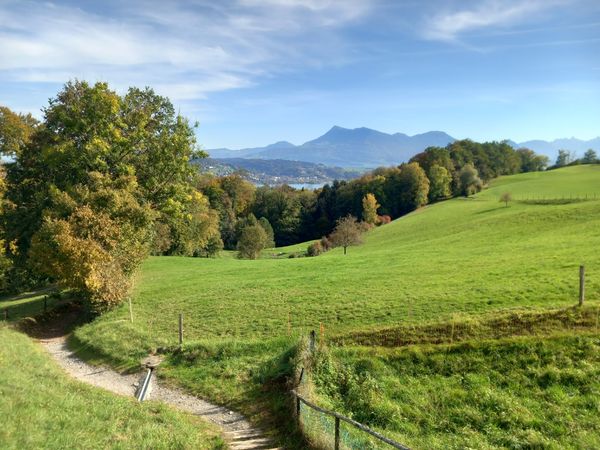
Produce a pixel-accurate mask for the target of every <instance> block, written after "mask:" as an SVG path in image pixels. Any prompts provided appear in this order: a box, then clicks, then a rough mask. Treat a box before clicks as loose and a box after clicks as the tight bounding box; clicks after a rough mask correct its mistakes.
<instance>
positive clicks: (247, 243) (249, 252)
mask: <svg viewBox="0 0 600 450" xmlns="http://www.w3.org/2000/svg"><path fill="white" fill-rule="evenodd" d="M267 241H268V236H267V233H266V232H265V229H264V228H263V227H262V226H260V225H258V224H256V225H250V226H247V227H245V228H244V229H243V230H242V234H241V236H240V239H239V241H238V244H237V250H238V258H240V259H257V258H258V257H259V256H260V252H261V250H262V249H263V248H265V245H266V244H267Z"/></svg>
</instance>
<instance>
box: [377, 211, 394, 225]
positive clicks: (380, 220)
mask: <svg viewBox="0 0 600 450" xmlns="http://www.w3.org/2000/svg"><path fill="white" fill-rule="evenodd" d="M391 221H392V218H391V217H390V216H388V215H387V214H385V215H383V216H377V223H378V225H387V224H388V223H390V222H391Z"/></svg>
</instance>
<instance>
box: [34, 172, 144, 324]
mask: <svg viewBox="0 0 600 450" xmlns="http://www.w3.org/2000/svg"><path fill="white" fill-rule="evenodd" d="M135 190H136V184H135V180H134V179H133V178H132V177H123V178H119V179H117V180H114V181H113V180H111V179H110V178H108V177H106V176H103V175H102V174H99V173H97V172H92V173H90V180H89V182H88V183H86V184H85V185H77V186H75V187H74V188H73V189H71V190H69V192H65V191H59V190H52V191H51V193H50V195H51V197H52V199H51V201H52V205H53V208H52V209H48V210H46V212H45V213H44V217H43V219H42V225H41V226H40V228H39V229H38V230H37V231H36V232H35V233H34V235H33V238H32V241H31V248H30V251H29V257H30V264H31V265H32V266H33V267H34V268H35V269H37V271H38V272H39V273H41V274H44V275H48V276H50V277H52V278H53V279H55V280H56V281H58V282H59V283H60V284H61V285H63V286H65V287H69V288H71V289H74V290H76V291H77V292H78V293H79V295H80V296H83V297H84V298H85V299H87V300H88V301H89V302H90V303H91V305H92V307H93V309H94V310H95V311H97V312H102V311H105V310H107V309H109V308H110V307H112V306H114V305H116V304H118V303H119V302H120V301H121V300H122V299H123V298H124V297H125V296H126V294H127V292H128V290H129V287H130V284H131V275H132V274H133V272H134V270H135V269H136V268H137V267H138V266H139V264H140V263H141V262H142V260H143V259H144V258H145V257H146V255H147V252H148V248H147V242H148V240H149V238H150V224H151V222H152V219H153V212H152V211H151V210H150V208H149V206H148V205H143V204H140V203H139V202H138V201H137V199H136V197H135V194H136V192H135Z"/></svg>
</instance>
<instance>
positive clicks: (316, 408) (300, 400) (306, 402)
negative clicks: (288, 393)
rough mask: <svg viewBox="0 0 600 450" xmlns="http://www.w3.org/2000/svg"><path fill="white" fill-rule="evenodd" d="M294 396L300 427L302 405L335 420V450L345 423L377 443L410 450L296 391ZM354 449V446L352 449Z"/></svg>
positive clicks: (293, 393)
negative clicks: (342, 425) (318, 404)
mask: <svg viewBox="0 0 600 450" xmlns="http://www.w3.org/2000/svg"><path fill="white" fill-rule="evenodd" d="M292 395H293V396H294V398H295V402H296V418H297V420H298V424H299V425H300V426H302V407H301V406H302V404H304V405H306V406H307V407H309V408H310V409H312V410H313V411H316V412H318V413H320V414H323V415H325V416H328V417H331V418H333V420H334V431H333V435H334V444H333V448H334V449H335V450H339V449H340V448H341V447H340V445H341V444H340V442H341V440H342V434H341V423H342V422H345V423H347V424H350V425H352V426H353V427H354V428H356V429H358V430H361V431H363V432H365V433H367V434H369V435H370V436H372V437H374V438H375V439H376V440H377V441H380V442H383V443H385V444H388V445H390V446H392V447H394V448H398V449H401V450H410V448H409V447H406V446H405V445H402V444H400V443H399V442H396V441H394V440H392V439H389V438H387V437H385V436H383V435H382V434H380V433H378V432H377V431H374V430H372V429H371V428H369V427H367V426H365V425H363V424H361V423H359V422H357V421H355V420H352V419H350V418H349V417H346V416H344V415H342V414H339V413H336V412H334V411H329V410H327V409H325V408H321V407H320V406H317V405H315V404H314V403H312V402H310V401H309V400H307V399H305V398H304V397H302V396H301V395H300V394H299V393H298V392H297V391H296V390H292ZM322 428H326V427H322ZM349 440H350V438H349V435H347V437H346V441H349ZM360 445H361V446H360V447H358V448H366V447H365V446H364V442H361V443H360ZM351 448H353V446H352V447H351Z"/></svg>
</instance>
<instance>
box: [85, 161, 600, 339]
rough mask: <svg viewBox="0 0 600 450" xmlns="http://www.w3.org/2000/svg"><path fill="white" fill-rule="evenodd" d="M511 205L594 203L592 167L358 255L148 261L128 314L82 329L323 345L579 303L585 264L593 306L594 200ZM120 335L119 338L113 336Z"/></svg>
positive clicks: (399, 229) (429, 215)
mask: <svg viewBox="0 0 600 450" xmlns="http://www.w3.org/2000/svg"><path fill="white" fill-rule="evenodd" d="M505 190H506V191H510V192H512V194H513V196H522V195H533V194H538V195H545V196H556V197H559V196H563V195H566V196H569V195H572V194H574V195H585V194H588V195H590V194H592V193H593V192H594V191H598V193H599V194H600V166H593V167H590V166H580V167H572V168H568V169H563V170H557V171H552V172H547V173H533V174H522V175H516V176H512V177H505V178H501V179H499V180H497V181H496V182H494V183H492V186H491V188H490V189H487V190H486V191H484V192H482V193H481V194H479V195H478V196H476V197H474V198H469V199H463V198H460V199H454V200H450V201H447V202H443V203H439V204H436V205H432V206H430V207H428V208H425V209H422V210H420V211H417V212H415V213H413V214H410V215H408V216H406V217H403V218H401V219H399V220H397V221H395V222H393V223H391V224H389V225H386V226H383V227H380V228H377V229H375V230H373V231H372V232H371V233H369V235H368V237H367V239H366V244H365V245H363V246H361V247H355V248H350V250H349V252H348V255H346V256H344V255H342V252H341V249H336V250H333V251H331V252H329V253H326V254H324V255H322V256H319V257H316V258H294V259H282V260H277V259H275V260H271V259H262V260H257V261H243V260H236V259H232V258H224V259H215V260H210V259H208V260H207V259H190V258H177V257H156V258H151V259H150V260H148V261H147V262H146V263H145V264H144V266H143V270H142V272H141V274H140V275H139V277H138V280H137V286H136V289H135V292H134V295H133V310H134V316H135V321H134V325H133V326H131V325H130V324H127V323H126V322H115V321H119V320H124V319H127V318H128V310H127V307H126V305H124V306H123V307H122V308H120V309H117V310H116V311H114V312H112V313H110V314H107V315H106V316H104V317H103V318H102V319H101V320H100V321H98V322H96V323H94V324H92V325H90V327H89V328H92V329H95V330H96V331H98V332H100V331H101V329H102V328H103V326H105V325H107V324H109V323H111V327H116V328H115V330H114V333H115V334H117V335H118V334H119V333H120V332H127V333H128V334H129V333H131V332H134V333H136V334H140V335H143V336H144V337H148V338H149V339H150V341H155V342H156V343H159V342H160V343H164V342H171V343H175V342H176V340H177V317H178V314H179V313H180V312H181V313H184V316H185V322H186V337H187V339H190V340H198V339H205V338H210V337H241V338H253V337H280V336H284V335H286V334H287V332H288V326H289V325H291V328H292V329H293V330H300V329H303V330H308V329H311V328H318V327H319V324H320V323H323V324H324V326H325V329H326V332H327V333H328V334H332V335H338V334H343V333H346V332H350V331H353V330H357V329H360V330H362V331H364V330H365V329H376V328H379V327H384V326H387V325H395V324H399V323H409V322H416V323H420V322H422V321H429V320H443V319H445V318H448V317H450V316H451V315H453V314H456V313H466V314H481V313H484V312H487V311H494V310H498V309H506V308H539V307H542V308H545V307H555V306H563V305H568V304H572V303H573V302H574V301H576V298H577V289H578V267H579V265H580V264H582V263H585V264H586V266H587V270H588V273H590V276H589V277H588V298H589V299H590V300H591V301H595V300H598V299H599V298H600V294H599V292H598V290H599V288H600V277H594V275H593V274H594V271H598V270H600V254H599V253H598V252H597V251H596V249H597V248H598V245H599V244H600V233H598V231H597V230H598V229H599V225H600V199H598V200H590V201H582V202H574V203H568V204H564V205H529V204H527V205H524V204H521V203H519V202H513V203H511V204H510V206H509V207H505V206H504V205H503V204H502V203H499V202H498V197H499V195H500V194H501V193H502V192H504V191H505ZM119 328H121V329H122V331H120V330H119Z"/></svg>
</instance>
